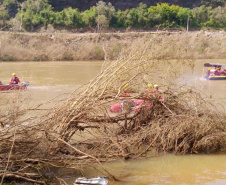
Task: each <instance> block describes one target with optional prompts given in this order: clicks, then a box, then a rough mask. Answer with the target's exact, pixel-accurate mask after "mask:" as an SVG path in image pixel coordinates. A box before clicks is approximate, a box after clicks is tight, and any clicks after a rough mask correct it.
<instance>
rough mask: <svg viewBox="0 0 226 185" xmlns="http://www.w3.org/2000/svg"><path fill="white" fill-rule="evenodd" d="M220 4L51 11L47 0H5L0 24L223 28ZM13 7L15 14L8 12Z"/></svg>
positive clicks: (225, 20) (224, 12)
mask: <svg viewBox="0 0 226 185" xmlns="http://www.w3.org/2000/svg"><path fill="white" fill-rule="evenodd" d="M214 1H216V2H218V1H223V2H224V6H217V7H215V8H212V7H211V6H206V5H202V6H200V7H195V8H193V9H189V8H184V7H180V6H177V5H169V4H167V3H161V4H157V5H156V6H150V7H148V6H147V5H146V4H143V3H140V4H139V6H138V7H137V8H132V9H127V10H115V8H114V6H112V4H111V3H105V2H103V1H99V2H98V3H97V4H96V6H93V7H91V8H90V9H88V10H85V11H79V10H78V9H77V8H75V9H72V8H71V7H69V8H65V9H63V10H62V11H54V10H53V7H52V6H51V5H50V4H49V2H48V0H26V1H20V0H5V1H3V2H1V3H0V5H1V6H0V27H1V29H2V30H8V29H10V28H11V29H13V30H16V31H21V30H23V31H35V30H36V29H38V28H40V27H43V26H44V27H45V28H47V26H48V25H53V26H54V27H55V28H57V29H61V28H67V29H74V28H81V27H92V28H97V29H98V31H100V30H101V29H102V28H104V27H105V28H109V27H110V28H144V29H146V28H185V27H187V25H188V24H189V27H190V28H213V29H225V28H226V6H225V0H212V1H211V2H214ZM12 7H17V8H18V10H17V13H16V14H15V15H13V14H12V12H10V10H11V9H12Z"/></svg>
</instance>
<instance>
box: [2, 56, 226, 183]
mask: <svg viewBox="0 0 226 185" xmlns="http://www.w3.org/2000/svg"><path fill="white" fill-rule="evenodd" d="M205 62H211V63H226V60H223V59H222V60H216V59H214V60H198V61H196V65H195V69H194V72H193V73H185V75H183V77H182V78H181V79H180V80H181V81H186V83H187V84H188V85H191V86H193V87H195V88H199V86H200V84H202V88H204V89H205V92H206V93H207V94H209V96H210V97H211V98H212V99H213V101H216V102H217V103H219V104H221V106H220V107H219V109H220V110H222V111H224V109H225V108H226V106H225V105H226V80H222V81H200V80H199V78H200V76H201V75H202V73H203V63H205ZM101 65H102V62H98V61H97V62H0V80H1V81H2V83H3V84H8V83H9V81H10V78H11V74H12V73H14V72H15V73H16V74H17V76H18V77H19V78H20V80H21V81H29V82H30V85H29V87H28V90H27V91H26V92H24V93H25V94H26V97H29V102H30V106H34V105H36V104H39V103H42V102H44V101H48V100H50V99H52V98H53V97H55V96H57V95H59V94H61V96H67V95H68V94H70V93H71V92H72V91H73V90H74V89H75V88H77V87H78V86H79V85H81V84H84V83H87V82H89V81H90V80H91V79H93V78H94V77H95V76H96V75H97V74H98V73H99V72H100V70H101ZM13 96H14V93H5V92H4V93H3V92H1V93H0V98H1V99H4V98H6V97H13ZM107 166H108V167H109V168H110V169H111V171H112V172H113V173H114V174H116V176H119V177H120V179H121V180H122V182H110V183H109V185H159V184H160V185H161V184H162V185H193V184H197V185H225V184H226V154H214V155H213V154H211V155H208V154H206V155H185V156H176V155H173V154H161V155H158V156H156V157H152V158H150V159H140V160H136V161H132V162H123V161H117V162H114V163H111V164H108V165H107ZM61 173H62V177H63V178H64V179H65V181H66V182H67V183H68V184H73V182H74V180H75V179H76V177H77V176H76V174H71V173H70V174H68V173H67V171H61ZM86 175H87V176H88V177H94V176H100V175H101V174H99V173H98V172H97V171H95V170H94V171H93V170H87V172H86Z"/></svg>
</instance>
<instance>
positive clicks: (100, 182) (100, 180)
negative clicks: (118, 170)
mask: <svg viewBox="0 0 226 185" xmlns="http://www.w3.org/2000/svg"><path fill="white" fill-rule="evenodd" d="M108 182H109V181H108V179H107V178H106V177H95V178H90V179H87V178H85V177H79V178H78V179H76V181H75V183H74V185H76V184H90V185H91V184H95V185H107V184H108Z"/></svg>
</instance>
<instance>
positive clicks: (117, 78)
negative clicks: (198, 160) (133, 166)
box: [0, 44, 226, 184]
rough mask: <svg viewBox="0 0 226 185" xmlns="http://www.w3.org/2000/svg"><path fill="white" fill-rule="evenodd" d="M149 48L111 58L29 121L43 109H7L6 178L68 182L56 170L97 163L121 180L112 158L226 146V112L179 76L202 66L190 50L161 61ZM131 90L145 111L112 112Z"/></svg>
mask: <svg viewBox="0 0 226 185" xmlns="http://www.w3.org/2000/svg"><path fill="white" fill-rule="evenodd" d="M145 47H146V48H148V47H154V46H152V45H151V44H150V45H147V46H145ZM145 51H146V49H142V51H139V50H138V51H137V52H134V53H133V54H131V56H128V57H124V58H120V59H118V60H117V61H111V62H110V61H107V60H106V61H105V62H104V64H103V68H102V70H101V72H100V74H99V75H98V76H96V77H95V78H94V79H93V80H92V81H90V82H89V83H87V84H85V85H83V86H81V87H80V88H78V89H76V90H75V91H74V92H73V93H71V94H70V95H69V96H68V97H67V98H65V99H62V101H61V102H60V104H59V105H58V106H57V105H56V106H55V107H54V108H52V109H51V110H50V111H49V112H48V113H46V114H45V115H44V116H40V117H38V118H37V117H27V116H25V118H26V119H22V118H21V116H23V115H24V114H30V113H31V112H32V111H35V109H32V110H20V109H15V110H14V113H12V112H11V113H10V115H9V114H6V113H5V114H3V113H2V118H1V120H0V121H1V124H2V128H1V131H0V177H1V183H3V182H4V181H6V180H15V179H18V180H22V181H29V182H34V183H37V184H45V182H46V180H48V179H49V178H55V179H58V180H59V181H60V183H61V184H66V182H64V181H63V180H62V179H60V178H59V177H57V176H56V174H54V173H53V171H52V170H51V169H53V168H69V169H76V170H81V169H83V167H84V166H88V165H93V164H98V165H100V166H101V167H102V173H103V174H104V175H106V176H108V177H110V178H112V179H117V177H115V176H114V174H111V173H110V171H109V170H108V169H106V168H105V167H104V166H103V165H102V164H103V163H104V162H108V161H111V160H113V159H125V160H129V159H136V158H139V157H141V156H142V157H145V156H146V154H148V152H149V151H150V150H153V149H154V150H156V151H159V152H161V151H166V152H174V153H176V154H187V153H209V152H217V151H222V150H223V149H225V147H226V119H225V115H224V114H222V113H220V112H218V111H217V109H216V107H215V106H214V105H212V104H210V103H208V101H207V100H206V98H205V97H204V96H201V93H200V92H197V91H196V90H194V89H192V88H190V87H188V86H186V85H183V84H180V83H179V82H178V81H177V77H178V76H180V75H181V73H183V66H186V67H187V66H189V67H191V68H192V67H193V66H194V63H193V60H187V59H184V58H183V52H182V51H173V50H172V51H171V52H172V53H173V54H174V55H175V57H174V60H169V58H170V57H169V58H168V57H165V58H161V59H159V58H157V57H156V56H157V53H156V52H155V50H154V49H153V53H146V52H145ZM149 83H153V84H154V83H158V85H159V89H160V91H161V93H160V94H159V96H152V95H150V96H149V95H148V93H147V91H148V86H147V85H148V84H149ZM125 84H129V85H126V86H125ZM123 92H130V96H129V97H126V100H141V99H142V100H144V102H143V104H142V105H141V106H140V108H139V111H137V112H134V111H133V110H132V109H130V108H128V109H124V110H123V111H122V112H120V113H111V112H110V111H109V108H110V106H111V105H112V104H115V103H120V102H121V100H120V96H121V95H122V93H123ZM160 96H161V97H164V101H160ZM149 105H151V106H149ZM13 115H14V117H12V116H13ZM3 118H4V119H3ZM5 125H10V126H8V127H6V126H5Z"/></svg>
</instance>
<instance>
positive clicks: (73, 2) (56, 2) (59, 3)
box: [50, 0, 201, 11]
mask: <svg viewBox="0 0 226 185" xmlns="http://www.w3.org/2000/svg"><path fill="white" fill-rule="evenodd" d="M98 1H99V0H51V2H50V3H51V4H52V6H53V7H54V9H55V10H63V9H64V8H67V7H72V8H78V9H79V10H82V11H83V10H87V9H89V8H90V7H91V6H95V5H96V3H97V2H98ZM103 1H104V2H106V3H108V2H110V3H111V4H112V5H113V6H114V7H115V8H116V9H120V10H125V9H130V8H136V7H138V6H139V4H140V3H144V4H146V5H148V6H154V5H156V4H157V3H169V4H175V5H179V6H183V7H189V8H193V7H195V6H198V5H199V4H200V3H201V0H189V1H188V0H103Z"/></svg>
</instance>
